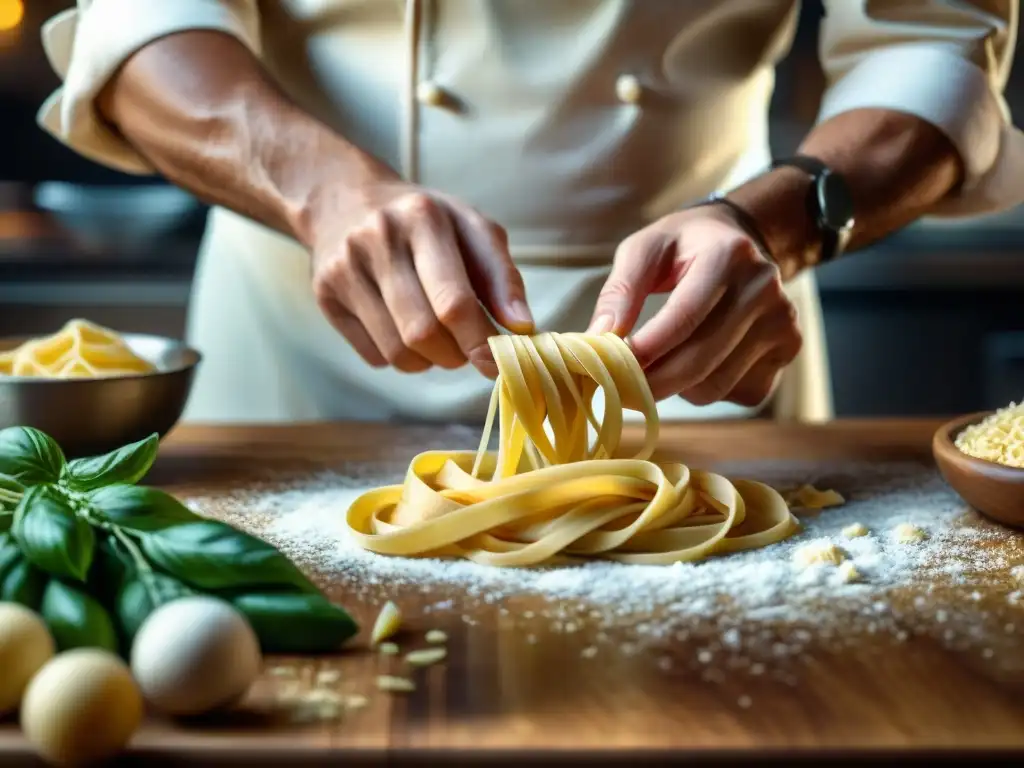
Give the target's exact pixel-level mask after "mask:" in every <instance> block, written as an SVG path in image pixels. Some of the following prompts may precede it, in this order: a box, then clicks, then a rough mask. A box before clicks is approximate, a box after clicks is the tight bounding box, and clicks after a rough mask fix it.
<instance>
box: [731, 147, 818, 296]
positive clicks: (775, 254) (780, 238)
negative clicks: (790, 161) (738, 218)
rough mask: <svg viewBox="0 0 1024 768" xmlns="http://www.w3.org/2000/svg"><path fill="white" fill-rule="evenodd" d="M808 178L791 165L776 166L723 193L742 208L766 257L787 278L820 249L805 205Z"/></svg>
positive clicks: (814, 226) (807, 263)
mask: <svg viewBox="0 0 1024 768" xmlns="http://www.w3.org/2000/svg"><path fill="white" fill-rule="evenodd" d="M810 185H811V180H810V178H809V177H808V175H807V174H806V173H804V172H803V171H800V170H798V169H795V168H788V167H783V168H777V169H775V170H772V171H769V172H767V173H764V174H762V175H760V176H757V177H755V178H753V179H751V180H750V181H748V182H746V183H745V184H743V185H741V186H739V187H737V188H736V189H734V190H732V191H731V192H729V193H728V194H727V195H725V196H724V197H725V199H726V200H727V201H728V202H729V204H730V205H731V206H734V207H736V208H739V209H740V210H742V211H744V212H745V213H746V215H747V217H749V220H750V221H751V225H752V226H756V229H757V232H758V233H759V235H760V237H761V238H762V240H763V241H764V247H765V248H766V249H767V251H768V256H769V257H770V258H771V259H772V260H774V261H775V263H776V264H778V265H779V269H780V270H781V272H782V275H783V278H784V279H787V280H788V279H791V278H792V277H794V276H795V275H797V274H798V273H799V272H800V271H802V270H803V269H805V268H806V267H807V266H808V265H809V264H813V263H814V262H815V260H816V258H815V255H816V254H817V252H818V251H819V250H820V248H821V238H820V233H819V231H818V227H817V225H816V223H815V221H814V219H813V218H812V216H811V211H810V210H809V208H808V205H807V196H808V193H809V192H810Z"/></svg>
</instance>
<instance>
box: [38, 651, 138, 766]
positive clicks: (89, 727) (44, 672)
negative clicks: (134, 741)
mask: <svg viewBox="0 0 1024 768" xmlns="http://www.w3.org/2000/svg"><path fill="white" fill-rule="evenodd" d="M143 711H144V708H143V703H142V696H141V695H140V694H139V689H138V688H136V687H135V681H133V680H132V675H131V672H130V671H129V669H128V667H127V665H126V664H125V663H124V662H123V661H121V660H120V659H119V658H118V657H117V656H115V655H113V654H112V653H110V652H108V651H102V650H100V649H98V648H77V649H75V650H72V651H67V652H66V653H62V654H59V655H58V656H55V657H54V658H53V659H51V660H50V661H48V662H47V663H46V664H45V665H44V666H43V668H42V669H40V670H39V672H38V674H36V676H35V677H33V678H32V681H31V682H30V683H29V685H28V688H27V689H26V690H25V698H24V699H23V700H22V702H21V730H22V733H24V734H25V738H26V739H28V741H29V743H31V744H32V746H33V747H35V748H36V750H37V751H38V752H39V754H40V755H42V756H43V757H44V758H45V759H47V760H48V761H50V762H51V763H55V764H57V765H82V764H86V763H92V762H96V761H99V760H105V759H107V758H110V757H113V756H114V755H116V754H117V753H118V752H120V751H121V750H122V749H124V747H125V746H126V745H127V744H128V742H129V741H130V740H131V738H132V736H133V735H134V734H135V731H136V730H138V727H139V724H140V723H141V722H142V715H143Z"/></svg>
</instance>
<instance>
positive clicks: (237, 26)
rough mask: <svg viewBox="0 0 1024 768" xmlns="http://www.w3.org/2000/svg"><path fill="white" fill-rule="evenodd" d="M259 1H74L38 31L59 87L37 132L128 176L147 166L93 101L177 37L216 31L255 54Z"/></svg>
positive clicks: (45, 107)
mask: <svg viewBox="0 0 1024 768" xmlns="http://www.w3.org/2000/svg"><path fill="white" fill-rule="evenodd" d="M256 3H257V0H78V3H77V7H76V8H71V9H69V10H66V11H64V12H62V13H60V14H58V15H57V16H54V17H53V18H52V19H50V20H49V21H48V22H46V24H45V25H44V26H43V30H42V34H43V47H44V49H45V50H46V55H47V57H48V58H49V61H50V64H51V66H53V68H54V70H55V71H56V72H57V74H58V75H60V77H61V79H62V80H63V86H62V87H61V88H59V89H58V90H57V91H55V92H54V93H53V94H52V95H51V96H50V97H49V98H48V99H47V100H46V101H45V102H44V103H43V106H42V107H41V109H40V110H39V115H38V120H39V124H40V125H41V126H42V127H43V128H44V129H45V130H46V131H48V132H49V133H51V134H52V135H53V136H54V137H56V138H57V139H58V140H59V141H62V142H64V143H65V144H67V145H68V146H70V147H71V148H72V149H74V150H75V151H77V152H78V153H80V154H82V155H84V156H85V157H88V158H90V159H92V160H95V161H97V162H100V163H103V164H105V165H109V166H112V167H114V168H117V169H119V170H122V171H126V172H128V173H136V174H147V173H153V172H154V169H153V168H152V166H151V165H150V164H149V163H148V162H147V161H146V160H145V158H143V157H142V156H141V155H140V154H139V153H138V152H136V151H135V150H134V149H133V148H132V146H131V145H130V144H129V143H128V142H126V141H125V140H124V139H123V138H122V137H121V136H120V135H119V134H118V133H117V132H116V131H114V130H112V129H111V128H110V127H109V126H108V125H107V124H106V123H105V122H104V121H103V119H102V118H101V117H100V116H99V114H98V113H97V111H96V108H95V100H96V97H97V95H98V94H99V93H100V91H102V90H103V87H104V86H105V85H106V84H107V82H108V81H109V80H110V78H111V77H112V76H113V75H114V73H115V72H117V70H118V68H119V67H120V66H121V65H122V64H123V63H124V62H125V61H126V60H127V59H128V58H129V57H130V56H131V55H132V54H133V53H135V52H136V51H138V50H139V49H140V48H142V47H144V46H145V45H147V44H148V43H151V42H153V41H154V40H157V39H158V38H161V37H165V36H167V35H170V34H174V33H175V32H183V31H185V30H191V29H207V30H217V31H220V32H224V33H226V34H229V35H232V36H233V37H235V38H237V39H238V40H240V41H241V42H242V43H243V44H245V45H246V46H247V47H248V48H249V49H250V50H252V51H253V52H254V53H257V54H258V53H259V16H258V12H257V8H256Z"/></svg>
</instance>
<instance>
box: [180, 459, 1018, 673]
mask: <svg viewBox="0 0 1024 768" xmlns="http://www.w3.org/2000/svg"><path fill="white" fill-rule="evenodd" d="M406 461H407V457H403V458H402V460H401V461H400V462H396V465H395V466H394V468H393V470H389V471H392V472H393V474H389V475H388V476H386V477H379V476H378V477H366V476H365V467H366V466H367V465H355V466H350V467H346V468H345V469H344V473H342V472H337V473H322V474H318V475H316V476H313V477H306V478H294V479H291V480H289V481H288V482H287V483H286V484H280V485H278V486H277V487H275V488H273V489H271V490H267V491H264V492H253V493H249V494H242V495H239V496H237V497H235V498H234V499H233V501H232V504H231V506H232V507H233V508H232V509H224V508H223V502H220V501H219V502H218V503H217V505H216V506H217V507H218V510H217V511H218V512H219V513H220V514H221V515H222V516H224V514H225V513H227V515H228V517H230V519H231V520H232V521H233V522H235V523H236V524H238V523H242V524H243V525H244V522H243V521H244V520H245V517H244V516H245V515H250V516H253V518H252V519H262V520H264V521H266V522H267V524H266V525H265V526H261V527H260V530H259V531H258V533H259V535H261V536H262V537H264V538H265V539H267V540H268V541H270V542H272V543H273V544H275V545H276V546H278V547H280V548H281V549H282V550H283V551H284V552H286V553H287V554H288V555H289V556H291V557H292V558H293V559H295V561H296V562H297V563H298V564H300V565H301V566H303V567H304V568H308V569H311V570H313V571H315V572H318V573H321V574H325V575H329V576H333V577H337V578H338V579H340V580H343V581H344V583H345V584H346V585H350V586H348V587H347V591H349V590H352V589H354V590H356V591H357V592H360V593H361V594H360V596H361V597H363V598H365V599H367V600H369V601H371V602H380V601H382V600H383V599H386V598H387V597H388V596H389V595H391V594H394V593H395V592H396V591H397V590H401V589H406V590H408V589H416V590H419V591H421V592H423V593H425V594H438V593H442V594H443V595H445V596H446V599H444V600H440V601H439V602H438V603H437V604H436V605H434V606H433V607H432V610H434V611H435V612H449V611H455V612H461V611H463V610H465V609H466V608H467V607H469V606H471V605H476V604H479V603H486V604H497V605H498V606H499V609H500V610H501V612H502V613H503V614H504V615H509V614H510V613H513V612H516V613H517V615H515V616H513V618H517V619H524V618H525V619H528V620H535V621H540V620H544V621H546V622H548V624H549V628H553V629H555V630H556V631H562V632H574V631H580V630H581V629H583V628H584V627H585V626H590V627H592V626H593V625H594V624H595V622H596V624H597V626H598V627H599V628H600V629H601V631H600V632H598V633H597V635H598V640H601V639H602V638H607V637H608V634H607V633H608V632H614V633H616V634H617V635H618V634H622V633H625V634H627V635H629V639H628V641H627V642H626V643H625V644H624V645H623V646H622V648H623V650H626V651H627V652H628V651H629V650H630V649H631V648H638V647H643V646H645V645H651V644H654V645H658V644H660V643H661V642H663V641H670V640H673V639H675V640H680V639H686V638H690V639H691V640H695V641H702V642H703V641H707V643H708V644H707V646H706V647H705V648H704V649H703V650H702V651H701V652H700V653H698V654H696V659H697V663H701V659H703V660H704V661H707V660H708V659H709V658H710V656H709V654H714V653H718V652H720V651H722V650H729V649H732V650H736V649H738V648H740V647H743V648H745V649H746V650H747V651H748V654H749V652H750V651H751V649H752V648H753V647H754V646H758V647H760V649H761V650H762V651H764V652H765V653H767V655H768V656H769V657H779V656H786V655H795V654H799V653H800V650H801V649H802V648H803V647H804V646H805V645H806V644H807V643H809V642H810V641H811V639H812V637H813V638H816V639H818V640H821V639H823V638H824V639H829V638H831V639H832V640H833V641H835V642H842V641H843V639H844V638H845V637H847V636H852V635H854V634H856V633H864V632H867V633H882V632H885V633H887V634H888V635H889V636H891V637H893V638H895V639H897V640H902V639H904V638H906V637H907V635H908V633H915V632H927V633H928V634H932V635H935V636H937V637H939V638H940V639H941V640H943V641H944V642H945V643H946V644H947V645H950V646H954V647H955V646H960V647H963V648H967V647H970V646H972V645H978V644H979V643H981V644H983V645H984V644H986V643H988V636H989V635H990V634H991V632H990V630H988V629H986V627H987V626H989V625H991V624H992V621H993V620H995V621H997V622H1000V623H999V627H1000V628H1002V627H1003V626H1004V624H1003V623H1001V622H1004V621H1005V617H1004V615H1003V613H1004V612H1005V611H1006V610H1010V611H1018V610H1020V609H1019V607H1018V606H1017V605H1016V604H1015V602H1016V598H1017V597H1019V596H1020V593H1013V589H1014V587H1013V586H1011V585H1010V580H1009V576H1008V575H1007V574H1008V570H1009V568H1010V566H1012V565H1014V564H1016V563H1018V562H1024V556H1022V555H1021V549H1020V546H1019V544H1018V541H1017V538H1016V536H1015V535H1014V534H1012V533H1009V532H1007V531H1005V530H1004V529H1001V528H999V527H997V526H994V525H990V524H988V523H985V522H983V521H981V520H980V519H979V518H977V516H976V515H974V514H973V513H971V512H969V511H968V510H967V509H966V508H965V506H964V505H963V503H962V502H961V501H960V500H959V499H958V498H957V497H956V496H955V495H954V494H953V493H952V491H950V490H949V489H948V488H947V487H946V486H945V484H944V483H943V482H942V480H941V478H940V477H939V476H938V475H937V473H936V472H935V471H934V469H931V468H927V467H922V466H920V465H917V464H882V465H876V464H849V463H846V464H841V465H838V464H837V465H822V464H814V465H812V464H795V463H792V462H787V463H785V464H781V463H776V464H771V463H744V464H733V465H728V466H727V465H718V466H716V467H714V469H715V471H718V472H722V473H724V474H726V475H727V476H732V477H752V478H756V479H759V480H763V481H765V482H768V483H769V484H771V485H772V486H773V487H775V488H778V489H780V490H783V489H788V488H795V487H796V486H798V485H801V484H803V483H812V484H814V485H815V486H816V487H818V488H819V489H824V488H834V489H836V490H838V491H839V492H840V493H842V494H843V495H844V496H845V497H846V499H847V503H846V504H845V505H844V506H842V507H836V508H831V509H826V510H823V511H822V512H820V513H818V514H815V515H809V516H801V522H802V524H803V530H801V531H800V532H799V533H798V534H796V535H795V536H793V537H792V538H790V539H789V540H787V541H784V542H781V543H779V544H775V545H771V546H769V547H766V548H764V549H759V550H753V551H750V552H741V553H737V554H731V555H727V556H722V557H715V558H711V559H708V560H705V561H703V562H698V563H689V564H676V565H673V566H670V567H659V566H632V565H620V564H617V563H602V562H595V563H590V564H587V565H583V566H579V567H559V568H549V569H500V568H488V567H485V566H479V565H476V564H473V563H469V562H465V561H441V560H428V559H406V558H396V557H386V556H381V555H376V554H373V553H369V552H366V551H364V550H362V549H359V548H358V547H357V546H355V545H354V544H353V543H352V541H351V540H350V539H349V537H348V535H347V533H346V531H345V527H344V516H345V511H346V509H347V508H348V506H349V504H350V503H351V502H352V500H353V499H354V498H355V497H356V496H357V495H359V494H360V493H362V492H363V491H365V490H367V489H369V488H372V487H379V486H380V485H385V484H392V483H399V482H401V479H402V477H403V474H404V470H405V465H406V464H405V462H406ZM378 467H379V465H378ZM378 472H379V469H378ZM190 504H191V505H192V506H194V507H195V508H196V509H197V510H199V511H203V509H204V508H205V507H206V506H207V500H203V499H192V500H190ZM851 523H862V524H863V525H865V526H867V528H868V529H869V531H870V533H869V534H868V535H867V536H865V537H862V538H856V539H847V538H844V537H843V536H842V534H841V530H842V529H843V528H844V527H846V526H848V525H850V524H851ZM900 523H912V524H914V525H916V526H917V527H919V528H920V529H922V530H923V531H925V532H926V534H927V538H926V539H925V540H924V541H921V542H918V543H910V544H907V543H900V542H899V541H897V540H896V538H895V537H894V536H893V529H894V528H895V527H896V526H897V525H899V524H900ZM821 540H828V541H831V542H833V543H834V544H836V545H837V546H839V547H840V548H841V549H842V550H843V551H844V552H845V553H846V554H847V557H848V559H849V560H851V561H852V562H853V564H854V566H855V567H856V569H857V571H859V572H860V573H861V574H863V579H864V581H863V582H862V583H853V584H848V583H843V582H842V581H841V580H840V579H839V574H838V569H837V568H836V567H835V566H830V565H826V566H815V567H814V568H812V569H810V570H805V569H801V568H800V567H799V566H797V565H795V564H794V563H793V558H792V556H793V551H794V549H795V548H797V547H801V546H803V545H805V544H807V543H809V542H812V541H821ZM985 574H987V576H986V579H985V580H986V582H987V583H990V582H992V581H993V580H996V581H999V580H1002V582H1005V584H1006V590H1005V594H1000V596H999V606H998V610H997V611H995V612H991V613H990V612H988V607H987V606H984V605H982V604H981V595H980V594H979V593H977V592H975V591H974V590H973V584H975V583H976V582H977V580H978V578H979V577H981V576H982V575H985ZM993 574H996V575H995V576H993ZM1001 574H1002V575H1001ZM956 595H960V596H962V597H963V599H953V598H954V596H956ZM523 596H530V597H533V598H534V601H533V602H535V603H536V602H538V601H537V599H536V598H540V600H541V601H543V603H544V605H545V606H546V607H544V608H542V609H539V610H537V611H536V612H534V611H526V612H519V611H518V609H516V608H514V609H513V611H509V610H507V609H505V608H504V607H500V606H501V605H502V604H503V603H504V602H505V601H512V602H510V603H509V604H510V605H513V606H514V605H515V604H516V601H518V600H520V599H522V598H523ZM956 606H959V607H956ZM464 618H465V619H466V620H467V621H468V622H471V621H472V620H471V619H469V617H468V616H467V617H464ZM527 623H529V622H527ZM1019 623H1020V624H1021V625H1022V626H1024V617H1022V620H1021V621H1020V622H1019ZM1008 626H1010V628H1009V629H1006V632H1005V634H1007V635H1009V634H1012V633H1013V630H1012V625H1008ZM780 627H781V628H782V629H783V630H784V631H783V634H782V635H781V637H782V638H783V641H781V642H780ZM1001 634H1002V633H1001ZM524 637H525V638H526V641H527V642H530V638H531V637H532V635H531V634H528V631H524ZM986 652H987V653H991V651H990V650H988V649H987V648H986ZM589 655H592V653H588V656H589ZM748 658H749V656H748ZM755 666H756V665H755Z"/></svg>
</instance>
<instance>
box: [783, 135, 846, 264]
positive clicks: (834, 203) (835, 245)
mask: <svg viewBox="0 0 1024 768" xmlns="http://www.w3.org/2000/svg"><path fill="white" fill-rule="evenodd" d="M783 167H791V168H798V169H799V170H801V171H803V172H804V173H806V174H807V175H809V176H810V177H811V188H810V190H809V191H808V194H807V207H808V210H809V212H810V214H811V217H812V219H813V220H814V221H815V223H816V224H817V227H818V232H819V235H820V237H821V257H820V259H819V263H822V264H823V263H825V262H828V261H832V260H833V259H835V258H837V257H839V256H840V255H842V253H843V251H845V250H846V246H847V244H848V243H849V242H850V234H851V233H852V231H853V224H854V219H853V197H852V195H851V194H850V188H849V187H848V186H847V184H846V180H845V179H843V177H842V176H840V175H839V174H838V173H836V172H835V171H833V170H832V169H831V168H829V167H828V166H827V165H825V164H824V163H823V162H821V161H820V160H818V159H817V158H814V157H809V156H807V155H794V156H792V157H783V158H779V159H777V160H773V161H772V170H775V169H776V168H783Z"/></svg>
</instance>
